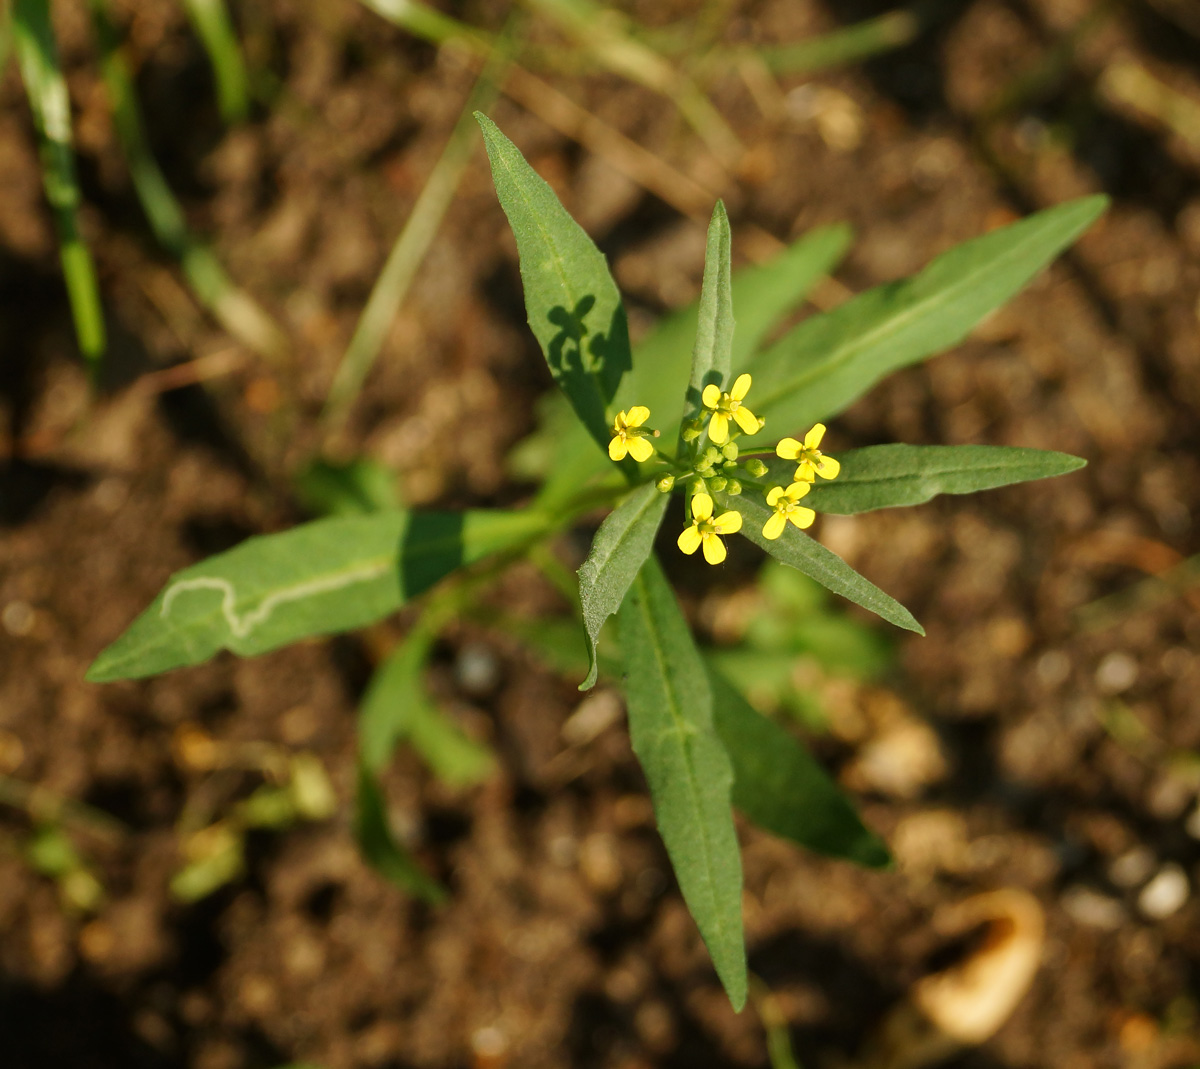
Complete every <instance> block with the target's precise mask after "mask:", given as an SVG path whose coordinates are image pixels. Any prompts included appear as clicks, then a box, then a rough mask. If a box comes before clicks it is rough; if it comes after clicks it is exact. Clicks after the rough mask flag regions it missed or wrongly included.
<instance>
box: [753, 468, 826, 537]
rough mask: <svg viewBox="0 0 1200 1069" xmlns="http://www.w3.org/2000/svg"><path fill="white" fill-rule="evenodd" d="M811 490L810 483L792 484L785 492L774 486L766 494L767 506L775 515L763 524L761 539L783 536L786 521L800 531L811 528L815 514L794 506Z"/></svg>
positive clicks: (808, 509) (810, 510)
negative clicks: (790, 522)
mask: <svg viewBox="0 0 1200 1069" xmlns="http://www.w3.org/2000/svg"><path fill="white" fill-rule="evenodd" d="M811 489H812V483H804V482H800V483H792V485H791V486H789V487H788V488H787V489H786V490H785V489H784V488H783V487H782V486H776V487H775V488H774V489H772V490H771V491H769V492H768V494H767V504H768V505H770V506H771V508H773V509H774V510H775V515H773V516H772V517H771V518H770V519H769V520H767V522H766V523H765V524H763V532H762V533H763V538H778V537H779V536H780V535H781V534H783V529H784V527H785V526H787V522H788V520H791V521H792V523H794V524H795V525H796V526H797V527H799V528H800V529H801V530H803V529H804V528H805V527H811V526H812V522H813V520H815V519H816V518H817V514H816V513H815V512H814V511H813V510H812V509H810V508H805V507H804V506H803V505H797V504H796V502H797V501H799V500H800V499H801V498H802V497H803V496H804V495H805V494H807V493H808V492H809V490H811Z"/></svg>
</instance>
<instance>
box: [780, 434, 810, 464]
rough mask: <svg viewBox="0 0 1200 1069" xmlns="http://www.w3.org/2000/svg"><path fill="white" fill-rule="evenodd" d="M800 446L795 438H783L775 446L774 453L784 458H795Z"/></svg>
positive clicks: (801, 447)
mask: <svg viewBox="0 0 1200 1069" xmlns="http://www.w3.org/2000/svg"><path fill="white" fill-rule="evenodd" d="M803 448H804V446H802V445H801V444H800V443H799V442H798V441H796V439H795V438H784V439H783V440H782V441H781V442H780V443H779V444H778V445H777V446H776V447H775V455H776V456H777V457H783V459H784V460H795V459H796V458H797V457H798V456H799V455H800V450H802V449H803Z"/></svg>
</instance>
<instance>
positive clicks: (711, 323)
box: [687, 201, 733, 413]
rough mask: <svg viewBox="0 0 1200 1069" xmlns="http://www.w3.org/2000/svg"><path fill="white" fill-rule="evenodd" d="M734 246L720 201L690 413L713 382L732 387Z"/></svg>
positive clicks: (707, 252)
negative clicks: (730, 379)
mask: <svg viewBox="0 0 1200 1069" xmlns="http://www.w3.org/2000/svg"><path fill="white" fill-rule="evenodd" d="M732 245H733V242H732V238H731V236H730V233H729V216H728V215H726V214H725V205H724V204H723V203H722V202H721V201H717V206H716V207H715V208H714V209H713V213H712V221H711V222H710V223H709V224H708V241H707V244H706V245H705V248H704V281H703V282H702V283H701V286H700V307H699V311H698V321H697V324H696V341H695V344H694V345H693V346H692V377H691V381H690V382H689V383H688V392H687V401H688V409H689V411H690V412H691V413H696V412H699V411H700V408H701V401H700V395H701V393H703V391H704V387H705V386H707V385H709V384H710V383H712V384H713V385H716V386H720V387H722V388H723V389H726V390H727V389H728V388H729V371H730V366H731V361H732V359H733V289H732V286H731V285H730V276H731V275H732V273H733V265H732V262H731V259H730V258H731V255H732Z"/></svg>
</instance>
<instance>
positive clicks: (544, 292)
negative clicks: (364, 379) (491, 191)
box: [475, 112, 631, 449]
mask: <svg viewBox="0 0 1200 1069" xmlns="http://www.w3.org/2000/svg"><path fill="white" fill-rule="evenodd" d="M475 118H476V119H477V120H478V122H479V125H480V127H481V128H482V130H483V138H484V142H485V143H486V145H487V152H488V159H489V161H490V162H491V165H492V180H493V181H494V182H495V185H496V193H497V195H498V196H499V198H500V205H501V207H503V209H504V214H505V215H507V216H508V222H509V226H511V227H512V232H513V236H514V237H515V238H516V239H517V251H518V253H519V254H520V260H521V281H522V284H523V286H524V289H525V310H526V312H527V313H528V316H529V327H530V329H531V330H532V331H533V333H534V336H535V337H536V338H537V340H538V344H539V345H541V347H542V352H543V353H544V354H545V356H546V362H547V363H548V364H549V365H550V373H551V374H552V375H553V376H554V380H555V382H557V383H558V385H559V386H560V387H562V390H563V392H564V393H565V394H566V395H567V397H568V399H569V400H570V402H571V405H572V407H573V408H574V409H575V411H576V413H577V414H578V415H579V418H580V419H581V420H582V421H583V423H584V425H585V426H586V427H587V429H588V431H589V433H590V434H591V435H592V437H593V438H594V439H595V440H596V442H597V443H598V444H599V445H600V446H601V448H604V449H607V448H608V441H609V438H610V437H611V435H610V433H609V422H608V404H609V402H610V401H611V400H612V399H613V396H614V395H615V394H616V392H617V386H618V384H619V383H620V381H621V377H622V376H623V375H624V374H625V372H626V371H628V370H629V367H630V364H631V358H630V349H629V328H628V325H627V324H626V320H625V308H624V306H623V305H622V304H621V295H620V294H619V293H618V292H617V285H616V283H615V282H614V281H613V279H612V275H611V274H610V273H609V270H608V264H607V263H606V262H605V260H604V254H603V253H601V252H600V250H599V249H598V248H596V246H595V244H594V243H593V242H592V239H591V238H589V237H588V236H587V234H586V233H584V231H583V228H582V227H581V226H580V225H579V224H578V223H577V222H575V220H574V219H572V218H571V216H570V215H569V214H568V213H567V210H566V209H565V208H564V207H563V206H562V205H561V204H560V203H559V201H558V198H557V197H556V196H555V195H554V191H553V190H552V189H551V188H550V187H549V185H547V184H546V182H545V181H544V180H543V179H542V178H541V177H539V176H538V174H537V172H536V171H534V169H533V168H532V167H530V166H529V164H528V163H526V162H525V158H524V157H523V156H522V155H521V153H520V152H519V151H518V149H517V147H516V146H515V145H514V144H513V143H512V142H511V141H509V140H508V138H507V137H505V136H504V135H503V134H502V133H501V132H500V130H499V128H498V127H497V126H496V124H495V123H494V122H492V120H491V119H489V118H488V117H487V116H486V115H484V114H483V113H482V112H476V113H475Z"/></svg>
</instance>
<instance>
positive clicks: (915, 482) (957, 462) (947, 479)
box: [768, 445, 1087, 516]
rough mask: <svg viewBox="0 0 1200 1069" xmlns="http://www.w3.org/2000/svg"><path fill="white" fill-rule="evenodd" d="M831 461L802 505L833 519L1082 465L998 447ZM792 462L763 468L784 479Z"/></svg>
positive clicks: (872, 449) (877, 451) (862, 453)
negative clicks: (829, 474) (829, 471)
mask: <svg viewBox="0 0 1200 1069" xmlns="http://www.w3.org/2000/svg"><path fill="white" fill-rule="evenodd" d="M837 459H838V460H839V461H841V464H842V470H841V474H840V475H838V477H837V478H836V479H834V480H833V481H832V482H822V481H821V480H818V481H817V484H816V485H814V486H813V488H812V491H811V492H810V493H809V494H808V496H807V497H806V498H805V499H804V504H805V505H808V506H809V507H811V508H814V509H816V510H817V511H818V512H832V513H835V514H837V515H839V516H853V515H855V514H856V513H859V512H870V511H871V510H872V509H886V508H894V507H895V506H897V505H919V504H921V503H922V502H923V501H928V500H929V499H930V498H932V497H936V496H937V495H938V494H970V493H974V492H975V491H977V490H991V489H992V488H993V487H996V486H1008V485H1009V484H1010V483H1024V482H1029V481H1030V480H1033V479H1046V478H1049V477H1050V476H1053V475H1065V474H1066V473H1067V472H1071V471H1077V470H1078V469H1079V468H1082V467H1083V466H1084V465H1085V464H1086V463H1087V461H1086V460H1083V459H1082V458H1080V457H1073V456H1071V455H1070V454H1068V453H1053V452H1049V451H1048V450H1043V449H1021V448H1017V447H1013V446H999V445H872V446H867V447H866V448H865V449H851V450H849V451H847V452H845V453H839V454H837ZM795 464H796V462H795V461H793V460H776V461H772V462H771V463H770V464H769V465H768V467H769V468H770V471H771V473H772V474H778V475H779V476H782V477H784V478H789V477H790V476H791V474H792V472H793V471H794V470H795Z"/></svg>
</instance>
